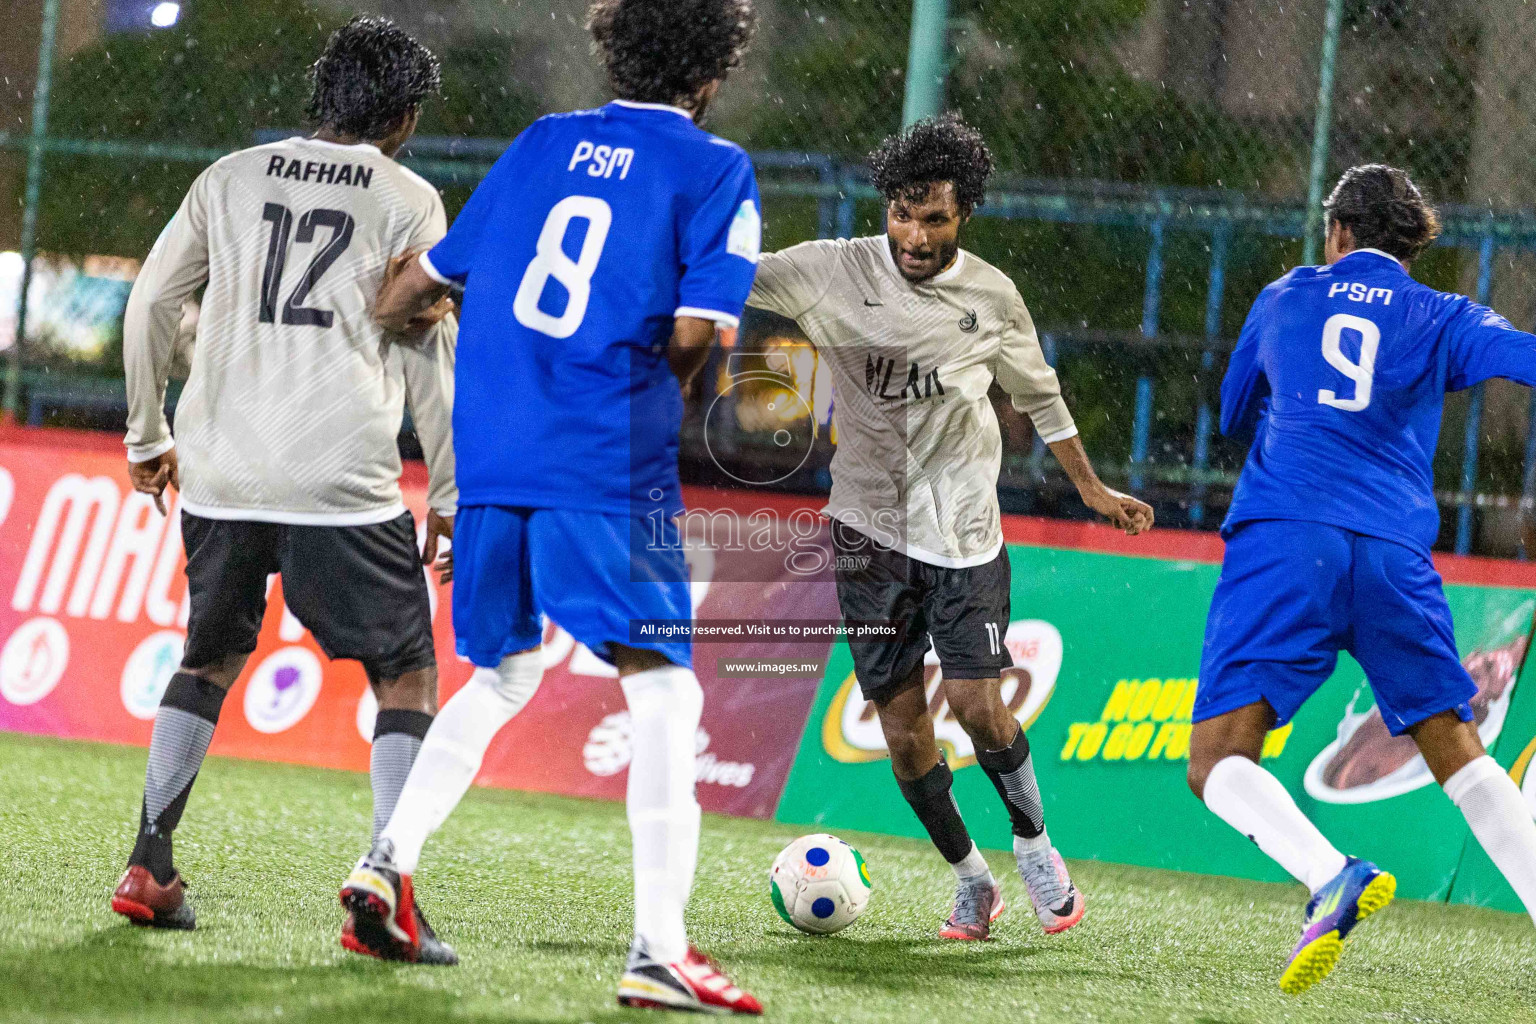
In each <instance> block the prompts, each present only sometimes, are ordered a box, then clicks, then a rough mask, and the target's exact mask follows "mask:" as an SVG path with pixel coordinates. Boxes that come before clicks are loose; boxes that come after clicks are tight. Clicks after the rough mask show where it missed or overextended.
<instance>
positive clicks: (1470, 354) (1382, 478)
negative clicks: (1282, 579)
mask: <svg viewBox="0 0 1536 1024" xmlns="http://www.w3.org/2000/svg"><path fill="white" fill-rule="evenodd" d="M1490 377H1506V378H1508V379H1510V380H1515V381H1519V382H1520V383H1523V384H1528V385H1529V384H1536V336H1532V335H1530V334H1527V333H1525V332H1523V331H1517V330H1515V329H1514V328H1513V327H1511V326H1510V324H1509V321H1507V320H1505V319H1504V318H1503V317H1502V316H1499V315H1498V314H1497V313H1495V312H1493V311H1492V310H1491V309H1489V308H1488V307H1486V306H1481V305H1479V304H1477V303H1475V302H1473V301H1472V300H1471V299H1469V298H1467V297H1466V296H1464V295H1455V294H1451V293H1448V292H1438V291H1435V290H1434V289H1433V288H1429V287H1427V286H1425V285H1422V284H1419V283H1418V282H1417V281H1415V280H1413V278H1411V277H1409V276H1408V272H1407V270H1406V269H1404V267H1403V265H1402V264H1401V263H1399V262H1398V261H1397V260H1396V259H1394V258H1393V257H1391V256H1390V255H1388V254H1387V253H1384V252H1381V251H1379V250H1376V249H1360V250H1356V251H1354V252H1352V253H1350V254H1349V255H1347V256H1345V257H1344V258H1343V259H1341V260H1339V261H1338V262H1337V263H1334V264H1333V265H1332V266H1325V267H1297V268H1296V269H1295V270H1292V271H1291V272H1290V273H1289V274H1287V275H1285V276H1284V277H1283V278H1281V279H1280V280H1278V281H1276V282H1274V283H1273V284H1271V285H1269V286H1268V287H1267V288H1265V289H1264V291H1263V292H1261V293H1260V295H1259V297H1258V299H1257V300H1256V301H1255V302H1254V304H1253V309H1252V310H1251V311H1250V312H1249V314H1248V320H1247V322H1246V323H1245V324H1244V325H1243V330H1242V334H1241V336H1240V337H1239V338H1238V343H1237V347H1236V348H1235V349H1234V350H1233V352H1232V361H1231V365H1230V366H1229V367H1228V369H1227V375H1226V378H1225V379H1224V380H1223V381H1222V385H1221V429H1222V433H1224V434H1227V435H1229V436H1244V435H1246V434H1248V433H1250V432H1256V436H1255V437H1254V441H1253V447H1252V448H1251V450H1250V451H1249V453H1248V462H1247V464H1246V465H1245V466H1244V467H1243V473H1242V477H1241V479H1239V480H1238V484H1237V489H1236V491H1235V492H1234V494H1233V496H1232V507H1231V510H1230V512H1229V513H1228V515H1227V520H1226V522H1225V523H1224V524H1223V532H1224V533H1227V534H1228V535H1230V534H1231V531H1232V530H1233V529H1234V528H1235V527H1236V526H1238V525H1239V524H1241V523H1246V522H1251V521H1254V520H1259V519H1292V520H1303V521H1308V522H1318V523H1328V524H1331V525H1333V526H1339V527H1343V528H1345V529H1348V530H1353V531H1355V532H1357V533H1362V534H1366V535H1369V536H1373V537H1381V538H1385V539H1387V540H1394V541H1398V542H1401V543H1404V544H1407V545H1409V546H1411V547H1413V548H1415V549H1417V550H1420V551H1424V552H1426V553H1427V552H1428V550H1429V549H1430V547H1431V546H1432V545H1433V544H1434V542H1435V537H1436V535H1437V534H1438V532H1439V525H1440V516H1439V510H1438V509H1437V507H1436V504H1435V494H1434V472H1433V465H1432V463H1433V460H1434V455H1435V445H1436V442H1437V441H1438V439H1439V435H1440V420H1441V414H1442V410H1443V406H1444V401H1445V393H1446V392H1447V391H1457V390H1460V389H1462V388H1468V387H1471V386H1473V385H1474V384H1478V383H1480V382H1482V381H1485V380H1487V379H1488V378H1490Z"/></svg>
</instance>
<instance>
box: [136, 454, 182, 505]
mask: <svg viewBox="0 0 1536 1024" xmlns="http://www.w3.org/2000/svg"><path fill="white" fill-rule="evenodd" d="M128 479H129V480H131V481H132V482H133V489H134V490H136V491H138V492H139V493H141V494H153V495H154V496H155V508H157V509H159V510H160V514H161V515H165V485H166V484H170V485H171V486H172V487H174V488H176V489H177V490H178V491H179V490H181V469H180V467H179V466H178V464H177V462H176V449H175V448H172V449H171V450H170V451H168V452H162V453H161V454H159V455H156V456H155V457H154V458H152V459H149V460H148V461H146V462H130V463H128Z"/></svg>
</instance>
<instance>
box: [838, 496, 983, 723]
mask: <svg viewBox="0 0 1536 1024" xmlns="http://www.w3.org/2000/svg"><path fill="white" fill-rule="evenodd" d="M832 548H833V551H834V553H835V554H836V556H837V561H836V563H835V568H834V575H835V576H836V578H837V603H838V607H839V608H840V609H841V610H842V613H843V619H844V621H846V622H850V623H852V622H866V623H891V624H893V625H895V626H897V627H898V637H897V639H895V640H854V639H851V638H850V640H849V644H848V646H849V648H850V649H851V650H852V651H853V669H854V673H855V674H856V675H857V676H858V679H859V689H860V690H861V691H862V692H863V694H864V698H865V699H866V700H870V701H874V702H876V703H883V702H884V701H887V700H889V699H890V698H892V697H894V696H896V694H897V693H899V692H901V690H902V688H903V687H904V686H905V685H906V683H907V680H908V678H909V677H910V676H911V675H912V672H913V670H914V669H915V668H917V666H919V665H921V664H922V663H923V655H925V654H927V653H928V647H929V637H930V636H931V637H932V638H933V642H932V646H933V648H934V649H935V650H937V651H938V654H939V664H940V666H941V667H942V668H943V670H944V678H946V679H991V678H992V677H993V676H997V675H1000V674H1001V673H1002V671H1003V669H1005V668H1008V667H1009V666H1011V665H1012V664H1013V657H1012V656H1011V655H1010V654H1009V653H1008V648H1007V646H1005V645H1004V643H1003V637H1004V635H1005V634H1006V633H1007V632H1008V614H1009V591H1010V588H1011V582H1012V573H1011V571H1010V569H1009V566H1008V551H1007V549H1006V548H1005V549H1003V550H1002V551H999V552H998V554H997V557H996V558H994V559H993V560H992V561H990V562H987V563H985V564H984V565H974V566H970V567H968V568H964V569H946V568H944V567H943V566H938V565H930V564H928V563H927V562H920V561H918V560H917V559H915V558H909V557H907V556H906V555H904V554H902V553H901V552H900V551H895V550H893V549H891V548H888V547H885V546H883V545H881V544H877V543H876V542H875V541H874V540H872V539H871V538H869V537H867V536H865V535H864V534H862V533H860V532H859V531H857V530H854V529H852V528H850V527H848V526H844V525H843V524H842V523H839V522H837V521H836V520H834V521H833V523H832ZM903 627H904V628H903Z"/></svg>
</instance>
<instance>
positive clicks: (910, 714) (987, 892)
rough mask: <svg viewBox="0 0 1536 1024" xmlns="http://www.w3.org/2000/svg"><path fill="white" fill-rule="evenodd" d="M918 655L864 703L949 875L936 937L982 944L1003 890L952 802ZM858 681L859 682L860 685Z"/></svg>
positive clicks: (950, 784)
mask: <svg viewBox="0 0 1536 1024" xmlns="http://www.w3.org/2000/svg"><path fill="white" fill-rule="evenodd" d="M925 642H926V641H925ZM866 653H867V652H866ZM922 654H923V652H922V651H921V649H919V650H918V651H917V652H916V654H915V658H916V661H917V664H915V665H914V666H913V667H912V669H911V670H910V671H909V672H908V673H907V675H906V677H905V678H903V679H899V680H897V681H896V682H895V683H894V684H887V685H885V686H883V687H880V688H878V689H876V690H875V691H874V692H873V695H872V696H871V697H870V702H871V703H872V704H874V705H875V711H876V713H877V714H878V715H879V718H880V728H881V731H882V732H883V733H884V734H885V744H886V749H887V750H889V751H890V754H891V772H892V774H894V775H895V776H896V785H897V786H898V787H899V788H900V789H901V795H902V797H904V798H905V799H906V801H907V805H908V806H909V807H911V808H912V813H913V814H915V815H916V816H917V820H918V821H920V822H922V824H923V829H924V830H925V831H926V832H927V833H928V838H929V839H930V840H932V841H933V845H934V848H935V849H937V850H938V851H939V855H940V856H942V857H943V858H944V860H945V861H946V862H947V863H948V864H949V866H950V868H951V869H952V870H953V871H954V873H955V881H956V884H955V902H954V907H953V909H952V910H951V911H950V915H949V917H948V918H947V919H946V920H945V921H944V923H943V924H942V925H941V926H940V927H939V937H940V938H945V939H959V940H963V941H975V940H983V939H986V938H988V937H990V935H991V928H992V922H993V921H995V920H997V918H998V915H1000V914H1002V912H1003V909H1004V906H1005V905H1004V902H1003V891H1002V887H1001V886H999V885H998V884H997V880H996V879H995V878H993V877H992V870H991V868H989V867H988V866H987V861H986V858H984V857H983V856H982V855H981V851H980V850H978V849H977V848H976V844H975V842H974V841H972V839H971V833H970V831H969V830H968V829H967V828H966V827H965V821H964V819H963V818H961V817H960V807H959V805H958V804H956V803H955V797H954V793H953V792H952V790H953V786H954V775H953V773H951V771H950V769H949V763H948V762H947V761H945V760H944V755H943V754H942V753H941V752H940V751H939V745H938V741H937V740H936V739H935V737H934V732H933V715H932V714H931V713H930V712H929V710H928V698H927V692H926V691H925V690H924V688H923V665H922ZM871 660H873V659H868V658H866V675H867V676H869V677H873V673H874V671H875V670H874V669H873V668H872V667H871V666H870V661H871ZM856 661H857V658H856ZM856 671H857V669H856ZM864 678H866V676H861V677H860V682H861V685H862V681H863V679H864Z"/></svg>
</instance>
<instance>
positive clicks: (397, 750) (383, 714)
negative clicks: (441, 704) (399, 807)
mask: <svg viewBox="0 0 1536 1024" xmlns="http://www.w3.org/2000/svg"><path fill="white" fill-rule="evenodd" d="M431 727H432V716H431V715H429V714H427V713H426V712H425V711H404V710H397V709H393V708H386V709H385V710H383V711H380V712H379V717H378V718H376V719H375V720H374V724H373V750H372V752H371V753H370V754H369V755H368V777H369V779H370V781H371V782H372V783H373V838H374V839H378V838H379V833H380V832H383V831H384V826H385V825H388V824H389V816H390V815H391V814H394V813H395V804H397V803H399V802H400V793H401V791H402V790H404V789H405V780H406V778H407V777H409V776H410V774H411V765H413V764H415V763H416V755H417V754H418V753H420V752H421V741H422V740H424V739H426V738H427V730H428V729H430V728H431Z"/></svg>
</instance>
